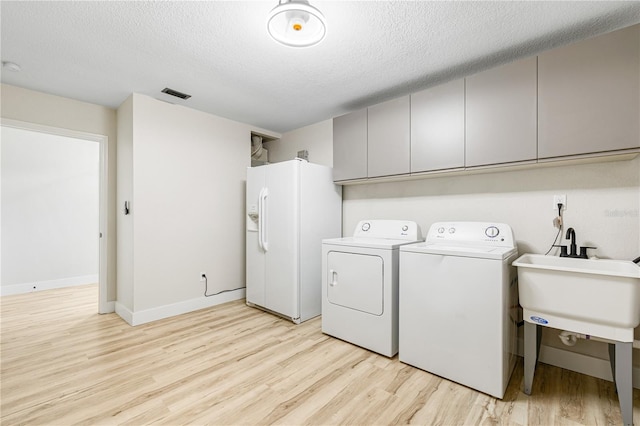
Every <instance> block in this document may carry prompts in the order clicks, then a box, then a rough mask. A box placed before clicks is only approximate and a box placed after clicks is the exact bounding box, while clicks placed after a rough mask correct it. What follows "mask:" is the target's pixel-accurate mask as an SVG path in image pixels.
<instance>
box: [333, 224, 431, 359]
mask: <svg viewBox="0 0 640 426" xmlns="http://www.w3.org/2000/svg"><path fill="white" fill-rule="evenodd" d="M417 241H421V239H420V229H419V227H418V225H417V224H416V223H415V222H411V221H405V220H363V221H361V222H360V223H358V225H357V226H356V230H355V232H354V234H353V237H345V238H333V239H326V240H323V241H322V263H323V265H322V331H323V333H326V334H329V335H331V336H333V337H337V338H339V339H342V340H345V341H347V342H350V343H353V344H356V345H358V346H361V347H363V348H366V349H369V350H371V351H373V352H377V353H379V354H381V355H385V356H388V357H391V356H393V355H395V354H396V353H398V256H399V252H398V248H399V247H400V246H402V245H403V244H410V243H415V242H417Z"/></svg>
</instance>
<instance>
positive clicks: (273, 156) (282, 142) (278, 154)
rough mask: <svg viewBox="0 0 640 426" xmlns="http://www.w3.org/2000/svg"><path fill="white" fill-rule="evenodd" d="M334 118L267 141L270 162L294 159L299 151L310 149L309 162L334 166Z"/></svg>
mask: <svg viewBox="0 0 640 426" xmlns="http://www.w3.org/2000/svg"><path fill="white" fill-rule="evenodd" d="M332 146H333V120H326V121H321V122H319V123H316V124H312V125H310V126H306V127H302V128H300V129H297V130H292V131H291V132H288V133H285V134H283V135H282V137H281V138H280V139H279V140H276V141H272V142H267V143H265V144H264V147H265V148H267V150H268V151H269V162H271V163H277V162H279V161H286V160H292V159H294V158H295V157H296V156H297V154H298V151H302V150H303V149H306V150H307V151H309V162H310V163H316V164H322V165H325V166H329V167H333V148H332Z"/></svg>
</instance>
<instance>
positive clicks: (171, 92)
mask: <svg viewBox="0 0 640 426" xmlns="http://www.w3.org/2000/svg"><path fill="white" fill-rule="evenodd" d="M162 93H166V94H167V95H171V96H175V97H176V98H180V99H189V98H190V97H191V95H187V94H186V93H182V92H178V91H177V90H173V89H169V88H168V87H165V88H164V89H162Z"/></svg>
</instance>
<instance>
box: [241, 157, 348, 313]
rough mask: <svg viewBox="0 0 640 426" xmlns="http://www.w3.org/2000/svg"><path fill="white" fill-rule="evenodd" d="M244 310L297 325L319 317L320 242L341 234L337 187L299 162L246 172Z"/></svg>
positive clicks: (321, 170)
mask: <svg viewBox="0 0 640 426" xmlns="http://www.w3.org/2000/svg"><path fill="white" fill-rule="evenodd" d="M246 207H247V215H246V223H247V271H246V272H247V288H246V297H247V304H248V305H249V306H254V307H258V308H261V309H264V310H267V311H270V312H272V313H275V314H278V315H280V316H283V317H285V318H288V319H291V320H292V321H293V322H294V323H296V324H299V323H300V322H302V321H306V320H308V319H310V318H313V317H316V316H318V315H320V313H321V311H322V306H321V300H322V298H321V288H322V286H321V279H322V270H321V265H322V240H323V239H325V238H337V237H340V236H341V233H342V187H340V186H338V185H335V184H334V183H333V178H332V170H331V168H329V167H326V166H321V165H318V164H313V163H308V162H306V161H303V160H297V159H296V160H291V161H283V162H281V163H273V164H268V165H265V166H259V167H249V168H248V169H247V204H246Z"/></svg>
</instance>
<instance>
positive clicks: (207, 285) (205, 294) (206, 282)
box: [202, 274, 244, 297]
mask: <svg viewBox="0 0 640 426" xmlns="http://www.w3.org/2000/svg"><path fill="white" fill-rule="evenodd" d="M202 278H204V297H211V296H215V295H217V294H222V293H227V292H230V291H236V290H240V289H243V288H244V287H238V288H232V289H229V290H220V291H219V292H217V293H211V294H207V292H208V291H209V280H207V276H206V275H205V274H202Z"/></svg>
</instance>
